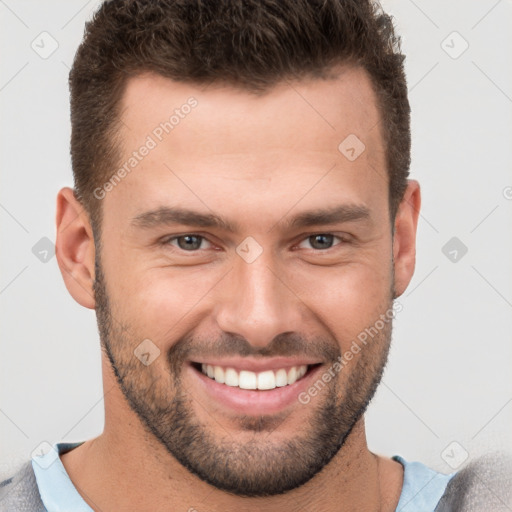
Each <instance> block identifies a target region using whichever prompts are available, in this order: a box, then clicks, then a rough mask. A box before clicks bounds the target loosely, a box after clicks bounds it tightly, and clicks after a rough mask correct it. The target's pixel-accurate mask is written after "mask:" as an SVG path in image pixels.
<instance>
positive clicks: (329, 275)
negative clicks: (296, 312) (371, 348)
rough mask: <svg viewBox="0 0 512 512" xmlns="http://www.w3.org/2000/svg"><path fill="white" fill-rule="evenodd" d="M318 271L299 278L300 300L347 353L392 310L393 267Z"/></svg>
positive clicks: (356, 265)
mask: <svg viewBox="0 0 512 512" xmlns="http://www.w3.org/2000/svg"><path fill="white" fill-rule="evenodd" d="M319 270H320V271H319ZM319 270H316V271H315V272H314V273H313V272H310V273H309V274H304V275H296V277H295V278H294V279H295V281H296V283H297V285H299V283H300V288H301V290H302V291H301V292H300V294H299V296H300V297H301V299H302V300H303V301H304V303H305V304H306V305H307V306H308V307H309V309H310V310H312V311H313V312H314V313H315V317H317V318H318V319H319V321H320V322H321V323H322V324H323V325H324V326H326V327H327V328H328V329H329V331H330V332H332V333H333V334H334V336H335V337H336V338H337V339H338V341H339V343H340V344H341V348H342V349H346V348H347V347H348V346H349V345H350V343H351V342H352V340H353V339H355V338H356V337H357V335H358V334H359V333H360V332H362V331H363V330H364V329H365V328H367V327H368V326H370V325H373V324H374V323H375V321H376V320H377V319H378V318H379V317H380V315H381V314H382V313H384V312H385V311H386V310H387V309H388V308H389V306H390V295H391V287H392V274H391V268H390V265H388V264H387V263H386V264H381V265H378V264H375V265H367V264H363V263H353V264H350V265H346V266H343V267H340V268H334V267H331V268H322V269H319Z"/></svg>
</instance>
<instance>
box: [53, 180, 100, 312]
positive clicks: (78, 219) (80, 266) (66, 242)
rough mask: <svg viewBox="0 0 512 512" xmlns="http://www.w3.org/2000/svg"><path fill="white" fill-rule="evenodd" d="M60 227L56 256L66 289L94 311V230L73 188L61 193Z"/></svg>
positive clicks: (59, 208) (64, 189) (58, 209)
mask: <svg viewBox="0 0 512 512" xmlns="http://www.w3.org/2000/svg"><path fill="white" fill-rule="evenodd" d="M56 223H57V240H56V243H55V255H56V257H57V262H58V264H59V268H60V271H61V273H62V277H63V278H64V283H65V284H66V288H67V289H68V292H69V293H70V294H71V296H72V297H73V298H74V299H75V300H76V301H77V302H78V304H80V305H82V306H84V307H86V308H89V309H94V308H95V300H94V291H93V283H94V261H95V260H94V258H95V247H94V238H93V233H92V228H91V225H90V222H89V216H88V215H87V213H86V211H85V210H84V208H83V207H82V205H81V203H80V202H79V201H78V199H77V198H76V197H75V194H74V191H73V189H71V188H69V187H65V188H63V189H61V190H60V191H59V193H58V195H57V215H56Z"/></svg>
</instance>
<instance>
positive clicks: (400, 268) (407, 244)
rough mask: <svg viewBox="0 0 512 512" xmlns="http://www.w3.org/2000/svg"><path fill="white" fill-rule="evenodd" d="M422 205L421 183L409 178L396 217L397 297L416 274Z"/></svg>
mask: <svg viewBox="0 0 512 512" xmlns="http://www.w3.org/2000/svg"><path fill="white" fill-rule="evenodd" d="M420 207H421V193H420V185H419V183H418V182H417V181H416V180H408V186H407V189H406V191H405V194H404V197H403V199H402V201H401V203H400V206H399V208H398V212H397V214H396V217H395V233H394V237H393V259H394V270H395V297H399V296H400V295H402V294H403V293H404V292H405V290H406V288H407V286H408V285H409V283H410V281H411V279H412V276H413V274H414V267H415V264H416V230H417V226H418V216H419V213H420Z"/></svg>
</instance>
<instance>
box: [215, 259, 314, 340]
mask: <svg viewBox="0 0 512 512" xmlns="http://www.w3.org/2000/svg"><path fill="white" fill-rule="evenodd" d="M269 252H270V251H269ZM271 260H272V258H271V257H270V256H268V257H267V256H266V251H264V252H263V254H261V255H260V256H259V257H258V258H257V259H256V260H255V261H253V262H252V263H248V262H246V261H244V260H243V259H242V258H238V257H237V258H235V263H234V268H233V269H232V271H231V272H229V274H228V275H227V276H226V279H224V280H223V281H224V282H223V286H222V292H221V294H220V296H219V303H218V304H217V307H216V308H215V317H216V318H215V320H216V322H217V324H218V326H219V327H220V328H221V329H222V330H223V331H224V332H229V333H232V334H237V335H239V336H243V337H244V338H245V339H246V340H247V342H248V343H250V344H251V345H252V346H254V347H255V348H263V347H265V346H266V345H268V344H269V343H270V342H271V341H272V339H273V338H274V337H276V336H278V335H279V334H284V333H290V332H294V331H298V330H300V329H301V319H302V318H303V315H302V311H303V308H304V307H305V306H304V303H303V302H302V301H301V299H300V298H299V297H298V296H297V295H296V293H295V291H294V290H293V288H294V287H293V285H294V283H293V281H292V282H290V279H289V277H288V276H289V274H286V275H285V273H283V272H282V271H281V272H280V271H278V270H275V269H274V268H275V265H273V264H272V261H271Z"/></svg>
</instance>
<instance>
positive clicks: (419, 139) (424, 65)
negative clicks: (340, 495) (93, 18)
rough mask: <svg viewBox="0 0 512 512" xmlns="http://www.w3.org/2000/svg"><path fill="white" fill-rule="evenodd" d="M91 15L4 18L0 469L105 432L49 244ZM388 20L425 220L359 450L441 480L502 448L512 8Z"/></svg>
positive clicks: (492, 5)
mask: <svg viewBox="0 0 512 512" xmlns="http://www.w3.org/2000/svg"><path fill="white" fill-rule="evenodd" d="M96 4H97V2H96V1H90V2H88V3H84V2H79V1H66V2H55V1H52V2H50V1H45V2H41V1H35V0H34V1H18V2H15V1H14V0H0V17H1V18H0V20H1V25H0V38H1V47H2V59H1V61H0V105H1V127H0V129H1V137H0V144H1V153H0V154H1V160H0V161H1V189H0V222H1V242H0V243H1V248H2V249H1V251H0V258H1V260H0V269H1V274H0V316H1V320H0V321H1V324H0V325H1V347H0V461H1V463H0V464H5V461H6V460H8V459H12V458H28V457H30V454H31V453H32V451H33V450H35V449H36V448H37V447H38V446H39V445H40V443H41V442H43V441H47V442H49V443H55V442H59V441H81V440H84V439H88V438H91V437H94V436H96V435H98V434H99V433H100V432H101V431H102V428H103V417H104V416H103V400H102V385H101V373H100V349H99V339H98V335H97V331H96V322H95V316H94V312H93V311H90V310H87V309H84V308H82V307H81V306H79V305H78V304H77V303H75V302H74V300H73V299H72V298H71V297H70V296H69V294H68V292H67V290H66V289H65V287H64V284H63V280H62V277H61V275H60V272H59V270H58V267H57V262H56V259H55V257H54V256H52V252H51V249H52V244H51V243H50V242H49V241H51V242H54V241H55V227H54V217H55V197H56V194H57V191H58V189H59V188H60V187H62V186H65V185H71V184H72V177H71V168H70V158H69V135H70V126H69V107H68V89H67V75H68V72H69V67H70V65H71V63H72V59H73V55H74V52H75V50H76V48H77V46H78V43H79V41H80V39H81V35H82V32H83V26H84V21H85V20H86V19H87V18H88V17H89V16H90V14H91V12H92V11H93V10H94V8H95V6H96ZM462 6H463V7H462ZM384 7H385V9H386V10H387V11H388V12H390V13H391V14H392V15H393V16H394V17H395V23H396V25H397V27H398V30H399V32H400V33H401V34H402V38H403V49H404V51H405V53H406V55H407V64H406V67H407V75H408V83H409V90H410V101H411V106H412V119H413V122H412V129H413V160H412V168H411V177H413V178H415V179H418V180H419V181H420V183H421V185H422V193H423V207H422V214H421V219H420V222H419V235H418V256H417V269H416V273H415V276H414V278H413V280H412V282H411V284H410V286H409V288H408V290H407V291H406V293H405V294H404V295H403V296H402V297H401V298H400V299H399V300H400V302H401V304H402V305H403V311H402V312H401V313H399V314H398V316H397V319H396V321H395V331H394V341H393V345H392V350H391V355H390V362H389V365H388V368H387V370H386V372H385V375H384V379H383V382H382V384H381V387H380V389H379V391H378V393H377V396H376V397H375V399H374V401H373V403H372V405H371V406H370V409H369V412H368V413H367V431H368V443H369V447H370V449H371V450H373V451H375V452H378V453H381V454H387V455H393V454H400V455H402V456H404V457H405V458H406V459H409V460H421V461H423V462H424V463H426V464H428V465H430V466H431V467H433V468H435V469H437V470H440V471H443V472H451V471H452V470H453V469H455V468H457V467H460V465H461V464H463V463H464V462H465V461H466V462H467V461H468V460H471V459H472V458H474V457H476V456H478V455H480V454H482V453H484V452H487V451H489V450H491V449H496V448H498V449H499V448H510V447H511V444H512V443H511V439H510V431H511V426H512V379H511V377H510V374H511V371H510V364H511V362H512V343H511V334H510V333H511V327H512V315H511V307H512V279H511V278H512V264H511V262H512V257H511V256H512V229H511V222H510V219H511V213H512V175H511V173H510V166H511V162H512V144H511V134H512V115H511V114H512V69H511V65H510V64H511V62H510V60H511V59H510V48H512V35H511V34H512V31H511V30H510V26H512V3H511V2H510V0H508V1H507V0H501V1H496V0H490V1H477V0H473V1H464V2H453V1H452V2H446V1H441V0H438V1H429V2H427V1H422V2H420V1H419V0H417V1H416V2H413V1H407V0H401V1H398V0H395V1H391V0H388V1H385V2H384ZM43 32H47V33H48V34H49V35H48V34H43V35H41V33H43ZM454 32H457V33H456V34H454ZM56 44H58V47H57V48H56V49H55V50H54V51H53V53H51V55H49V53H50V52H51V50H53V46H55V45H56ZM466 45H469V46H468V48H467V49H465V47H466ZM464 49H465V51H463V50H464ZM462 51H463V52H462ZM44 237H46V238H48V239H49V241H48V240H44ZM453 237H456V240H454V241H452V242H450V243H449V245H448V246H447V247H446V248H445V249H444V252H443V247H445V244H447V243H448V242H449V241H450V240H451V239H452V238H453ZM41 239H43V240H42V241H41ZM462 244H464V246H466V247H467V253H466V254H464V255H463V246H462ZM34 246H35V249H34ZM48 250H49V252H45V251H48ZM453 251H456V253H455V252H453ZM455 257H456V259H455V261H453V259H454V258H455ZM0 469H1V466H0Z"/></svg>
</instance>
